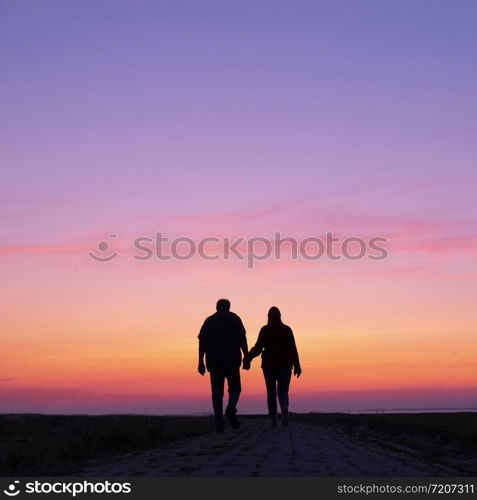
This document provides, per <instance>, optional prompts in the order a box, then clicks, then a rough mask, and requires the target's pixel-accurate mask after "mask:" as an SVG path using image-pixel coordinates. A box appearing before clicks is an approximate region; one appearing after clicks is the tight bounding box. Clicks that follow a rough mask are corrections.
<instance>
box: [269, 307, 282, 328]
mask: <svg viewBox="0 0 477 500" xmlns="http://www.w3.org/2000/svg"><path fill="white" fill-rule="evenodd" d="M281 322H282V315H281V313H280V309H278V307H275V306H273V307H270V309H269V310H268V324H269V325H273V324H275V325H276V324H278V323H281Z"/></svg>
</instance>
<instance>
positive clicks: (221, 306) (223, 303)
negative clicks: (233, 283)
mask: <svg viewBox="0 0 477 500" xmlns="http://www.w3.org/2000/svg"><path fill="white" fill-rule="evenodd" d="M216 307H217V311H229V310H230V301H229V300H227V299H219V300H218V301H217V306H216Z"/></svg>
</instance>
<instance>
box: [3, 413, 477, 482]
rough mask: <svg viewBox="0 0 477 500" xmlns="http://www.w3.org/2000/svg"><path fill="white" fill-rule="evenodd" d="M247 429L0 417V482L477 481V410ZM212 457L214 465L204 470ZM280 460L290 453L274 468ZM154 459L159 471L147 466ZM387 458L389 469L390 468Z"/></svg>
mask: <svg viewBox="0 0 477 500" xmlns="http://www.w3.org/2000/svg"><path fill="white" fill-rule="evenodd" d="M242 423H243V425H242V428H241V429H240V430H239V431H238V433H237V432H235V431H232V430H230V429H228V430H227V432H226V433H225V434H226V436H225V437H223V435H219V436H217V435H216V434H215V433H214V432H213V421H212V418H211V417H188V416H141V415H107V416H53V415H29V414H26V415H0V475H3V476H21V475H33V476H42V475H44V476H45V475H63V474H81V473H83V474H86V475H88V474H89V472H88V471H91V475H97V474H96V472H97V473H98V474H100V473H101V472H109V473H110V474H111V475H121V474H122V471H124V472H125V473H126V472H127V473H128V474H133V475H134V474H136V473H137V474H138V475H139V474H142V475H168V474H169V475H181V474H182V475H190V474H192V475H194V474H195V473H194V470H195V469H197V471H196V473H197V475H207V474H214V475H215V474H223V475H263V473H264V472H265V473H266V471H267V470H269V471H270V472H269V473H268V475H274V472H275V471H277V473H278V470H279V469H280V467H281V469H280V475H301V474H303V475H314V474H316V475H341V474H342V473H343V474H346V475H361V474H366V471H368V470H369V475H373V474H376V473H378V474H376V475H383V471H384V472H386V471H388V472H389V473H388V474H385V475H394V474H393V470H395V471H396V474H395V475H398V473H399V472H401V473H402V474H404V475H412V474H411V471H412V470H415V471H416V473H417V472H419V471H421V472H420V473H421V474H422V473H425V472H426V471H429V474H438V475H446V473H447V472H446V471H448V474H452V475H454V474H458V475H462V476H470V475H476V474H477V467H475V466H474V465H475V464H476V463H477V413H420V414H366V415H362V414H361V415H353V414H340V413H333V414H331V413H309V414H296V415H292V424H291V425H290V427H289V428H287V429H281V428H279V429H278V430H275V431H273V432H271V431H270V430H269V429H268V422H267V421H266V420H265V419H264V417H263V416H244V417H242ZM309 426H312V427H313V428H314V429H311V428H310V427H309ZM307 429H310V431H308V430H307ZM240 433H242V434H240ZM242 438H243V439H242ZM247 440H248V441H247ZM219 441H220V442H219ZM245 442H247V445H246V446H245ZM189 448H190V452H189ZM242 448H243V453H242V454H241V451H240V450H242ZM288 448H290V449H288ZM297 448H298V449H297ZM262 449H263V450H264V453H262V455H260V457H259V456H258V450H262ZM192 450H195V451H194V452H193V451H192ZM210 450H213V453H212V452H211V454H210V459H208V463H209V465H210V467H208V468H204V467H202V465H200V466H199V467H196V466H195V465H194V464H197V463H199V464H202V463H203V462H204V460H203V459H204V458H205V457H204V455H208V454H209V452H210ZM221 450H223V454H224V457H222V458H223V459H224V460H223V462H224V463H226V464H229V465H230V464H232V465H233V463H234V460H235V463H236V464H237V467H238V466H239V464H243V466H242V465H240V470H241V471H243V472H242V473H241V474H238V473H237V474H235V472H234V469H233V468H231V467H232V465H230V466H229V467H228V468H227V467H225V468H224V467H219V466H217V467H218V468H217V470H216V469H214V468H213V467H212V464H213V463H215V462H214V460H215V461H216V462H217V463H219V462H220V459H221V457H220V453H221ZM271 450H276V451H271ZM313 450H315V451H313ZM361 450H362V457H360V453H361ZM268 451H270V453H268ZM265 452H266V453H265ZM194 453H196V454H197V455H200V459H199V458H198V457H194V456H193V455H194ZM260 453H261V452H260ZM274 453H275V454H277V453H282V454H286V453H288V454H289V455H290V456H289V457H288V459H287V460H288V461H287V462H286V463H285V461H284V460H282V462H279V461H277V462H276V464H275V465H274V463H275V462H274V461H275V458H276V457H274V456H273V454H274ZM225 455H227V456H225ZM229 455H230V456H229ZM124 457H127V458H124ZM145 457H147V460H149V462H148V463H149V464H151V465H150V466H147V467H146V468H145V469H144V467H143V465H144V458H145ZM154 457H156V459H154ZM158 457H160V467H159V465H158V464H159V458H158ZM178 457H179V458H178ZM252 457H255V458H254V459H253V460H255V465H254V468H253V470H252V469H250V471H249V470H248V468H247V467H245V466H246V465H251V464H252V462H253V460H252ZM294 457H295V458H294ZM387 459H389V464H390V465H389V467H388V468H387V469H381V468H380V466H378V465H379V463H381V462H383V461H384V462H385V461H386V460H387ZM367 461H368V462H369V463H368V464H367V463H366V462H367ZM168 462H169V465H170V466H169V467H168ZM173 462H174V464H175V463H176V462H177V464H176V465H174V466H173ZM189 462H190V464H189ZM313 462H316V464H317V465H316V466H313ZM154 463H156V465H153V464H154ZM98 464H99V465H98ZM118 464H120V465H118ZM137 464H142V466H137ZM181 464H182V465H181ZM187 464H189V465H187ZM343 464H345V465H346V467H345V466H344V465H343ZM373 464H374V465H373ZM396 464H398V465H396ZM399 464H401V465H399ZM133 465H134V466H133ZM134 467H136V468H134ZM141 467H142V469H141ZM174 467H175V468H174ZM211 467H212V468H211ZM267 467H268V469H267ZM313 467H314V468H313ZM393 467H397V468H395V469H393ZM94 471H96V472H94ZM135 471H137V472H135ZM201 471H202V472H201ZM260 471H261V473H260ZM353 472H356V474H353Z"/></svg>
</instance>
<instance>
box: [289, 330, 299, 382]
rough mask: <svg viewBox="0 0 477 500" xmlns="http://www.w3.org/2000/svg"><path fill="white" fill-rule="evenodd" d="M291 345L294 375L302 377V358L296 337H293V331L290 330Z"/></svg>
mask: <svg viewBox="0 0 477 500" xmlns="http://www.w3.org/2000/svg"><path fill="white" fill-rule="evenodd" d="M290 343H291V355H292V364H293V373H294V374H295V375H296V376H297V377H299V376H300V375H301V366H300V358H299V357H298V349H297V348H296V343H295V336H294V335H293V330H292V329H291V328H290Z"/></svg>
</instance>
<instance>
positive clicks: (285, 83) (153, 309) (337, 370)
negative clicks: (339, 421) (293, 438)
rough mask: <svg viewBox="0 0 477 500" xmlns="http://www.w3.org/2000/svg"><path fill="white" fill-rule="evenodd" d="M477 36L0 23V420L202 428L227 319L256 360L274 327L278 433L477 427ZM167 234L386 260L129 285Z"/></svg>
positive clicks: (226, 10)
mask: <svg viewBox="0 0 477 500" xmlns="http://www.w3.org/2000/svg"><path fill="white" fill-rule="evenodd" d="M476 15H477V3H476V2H474V1H470V0H461V1H459V2H452V1H451V0H448V1H439V0H416V1H407V0H404V1H399V2H392V1H387V0H384V1H383V0H376V1H373V0H362V1H354V0H347V1H345V0H339V1H331V0H330V1H319V0H313V1H311V0H310V1H305V0H293V1H291V0H287V1H282V0H273V1H272V0H270V1H266V0H259V1H252V0H250V1H248V0H246V1H243V0H241V1H238V0H237V1H232V0H230V1H229V0H225V1H224V0H216V1H209V0H200V1H195V0H194V1H193V0H190V1H188V0H179V1H173V0H170V1H160V0H158V1H147V0H141V1H132V0H131V1H122V0H114V1H113V0H100V1H97V0H94V1H93V0H81V1H70V0H66V1H65V0H61V1H60V0H58V1H49V0H42V1H41V2H39V1H37V0H31V1H24V0H0V64H1V66H0V67H1V68H2V71H1V72H2V75H1V77H0V89H1V98H2V106H1V113H0V117H1V118H0V123H1V135H0V141H1V148H0V149H1V153H0V155H1V156H0V159H1V164H2V170H1V182H0V221H1V225H0V277H1V283H2V286H1V288H0V294H1V296H0V302H1V304H2V311H1V314H0V335H1V337H0V351H1V362H0V412H23V411H35V412H66V413H70V412H81V413H83V412H86V413H104V412H108V413H109V412H133V413H184V412H203V413H206V412H211V403H210V388H209V381H208V379H207V378H206V377H204V378H203V377H201V376H200V375H198V373H197V371H196V368H197V334H198V331H199V328H200V326H201V324H202V322H203V320H204V318H205V317H206V316H208V315H209V314H211V313H213V312H214V308H215V302H216V300H217V299H218V298H221V297H226V298H228V299H230V301H231V302H232V310H233V311H234V312H236V313H237V314H239V315H240V316H241V317H242V320H243V322H244V325H245V328H246V330H247V337H248V341H249V345H250V346H251V345H253V344H254V342H255V340H256V338H257V335H258V331H259V329H260V327H261V326H262V325H263V324H264V323H265V322H266V313H267V310H268V308H269V307H270V306H272V305H275V306H278V307H279V308H280V309H281V311H282V317H283V320H284V322H285V323H287V324H289V325H290V326H291V327H292V329H293V331H294V333H295V338H296V342H297V345H298V350H299V353H300V357H301V363H302V368H303V375H302V377H301V378H300V379H299V380H296V379H294V380H293V381H292V386H291V406H290V408H291V409H292V410H298V411H310V410H317V411H332V410H354V409H367V408H403V407H444V406H445V407H464V406H466V407H469V406H475V407H477V369H476V367H477V335H476V333H477V308H476V307H475V300H476V295H477V256H476V249H477V197H476V187H477V165H476V158H477V141H476V137H477V121H476V117H477V91H476V89H477V64H476V61H477V31H476V30H475V19H476ZM156 232H160V233H162V234H163V235H165V236H167V237H170V238H177V237H187V238H191V239H192V240H194V241H195V242H197V241H199V240H200V239H201V238H206V237H216V238H231V239H233V238H239V237H243V238H254V237H255V238H258V237H259V238H266V239H272V238H273V235H274V233H275V232H280V233H281V234H282V236H283V237H294V238H296V239H297V240H298V241H301V240H303V239H304V238H307V237H310V236H312V237H317V238H323V237H324V235H325V233H327V232H331V233H333V234H335V235H338V236H339V237H341V238H342V239H344V238H347V237H359V238H362V239H363V240H365V241H368V240H369V239H370V238H373V237H380V238H385V239H386V243H385V245H384V246H385V248H386V251H387V258H386V259H384V260H372V259H369V258H366V257H365V258H363V259H361V260H345V259H339V260H331V259H327V258H322V259H318V260H307V259H302V258H301V259H300V258H299V259H297V260H293V259H292V258H291V254H290V252H289V251H287V249H286V248H284V250H285V251H284V252H283V254H282V258H281V259H273V258H269V259H266V260H260V261H257V262H255V265H254V267H253V269H252V268H249V267H248V266H247V263H246V262H245V261H241V260H240V259H237V258H231V259H229V260H225V259H223V258H219V259H217V260H205V259H202V258H200V257H198V256H194V257H193V258H191V259H189V260H180V259H170V260H160V259H157V258H155V257H154V258H152V259H149V260H147V261H143V260H138V259H135V258H134V256H133V253H134V252H133V242H134V240H135V239H136V238H138V237H148V238H153V237H154V234H155V233H156ZM112 234H114V235H116V236H115V237H111V238H108V235H112ZM102 241H108V245H109V247H108V249H107V250H104V251H101V250H100V249H98V243H100V242H102ZM208 248H210V249H213V245H210V246H209V247H208ZM214 248H215V247H214ZM257 248H258V247H257ZM89 252H94V253H95V254H97V255H103V254H104V255H106V256H109V255H110V254H112V253H113V252H118V255H117V256H116V257H115V258H114V259H112V260H111V261H110V262H98V261H96V260H94V259H93V258H91V257H90V256H89ZM242 373H243V378H242V385H243V393H242V399H241V402H240V404H239V411H240V410H243V411H265V408H266V401H265V396H264V383H263V380H262V374H261V370H260V361H259V359H256V360H254V362H253V364H252V370H251V371H250V372H242Z"/></svg>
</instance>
